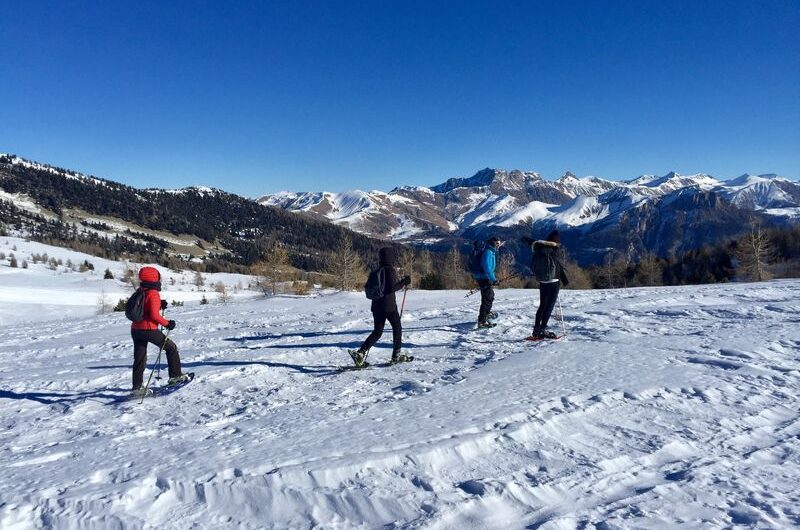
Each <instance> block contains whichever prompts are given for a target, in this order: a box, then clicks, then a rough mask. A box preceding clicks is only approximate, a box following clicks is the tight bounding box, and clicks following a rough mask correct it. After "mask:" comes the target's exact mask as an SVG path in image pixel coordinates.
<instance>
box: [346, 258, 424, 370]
mask: <svg viewBox="0 0 800 530" xmlns="http://www.w3.org/2000/svg"><path fill="white" fill-rule="evenodd" d="M378 260H379V267H381V268H384V269H385V276H384V278H385V285H386V288H385V294H384V295H383V297H381V298H376V299H375V300H373V301H372V307H371V309H372V318H373V319H374V321H375V327H374V329H373V330H372V333H370V335H369V337H367V340H365V341H364V344H362V345H361V347H360V348H359V349H358V350H351V351H350V352H349V353H350V356H351V357H352V358H353V361H354V362H355V363H356V366H363V365H364V360H365V359H366V357H367V353H368V352H369V350H370V348H372V346H373V345H374V344H375V343H376V342H377V341H378V339H380V338H381V335H383V328H384V327H385V326H386V321H387V320H388V321H389V324H391V325H392V341H393V344H392V345H393V348H392V362H393V363H396V362H403V361H407V360H409V358H408V357H407V356H406V355H403V354H402V353H401V351H400V349H401V347H402V341H403V328H402V325H401V324H400V313H398V312H397V300H396V299H395V295H394V293H395V292H396V291H399V290H400V289H402V288H404V287H406V286H407V285H409V284H410V283H411V278H410V277H409V276H404V277H403V278H402V279H400V280H398V279H397V272H396V271H395V269H394V261H395V256H394V249H392V248H391V247H384V248H382V249H380V250H379V251H378Z"/></svg>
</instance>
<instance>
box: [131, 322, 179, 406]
mask: <svg viewBox="0 0 800 530" xmlns="http://www.w3.org/2000/svg"><path fill="white" fill-rule="evenodd" d="M170 331H172V330H171V329H168V330H167V334H166V335H164V342H162V343H161V347H159V348H158V357H156V363H160V362H161V352H162V351H163V350H164V346H165V345H166V344H167V339H169V332H170ZM155 371H156V367H155V366H154V367H153V369H152V370H150V377H148V378H147V384H146V385H144V392H142V399H140V400H139V404H140V405H141V404H142V402H144V397H145V396H146V395H147V389H148V388H150V380H151V379H152V378H153V372H155Z"/></svg>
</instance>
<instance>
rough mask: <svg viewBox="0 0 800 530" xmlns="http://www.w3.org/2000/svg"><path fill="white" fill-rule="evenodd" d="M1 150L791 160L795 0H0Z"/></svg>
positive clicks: (156, 169)
mask: <svg viewBox="0 0 800 530" xmlns="http://www.w3.org/2000/svg"><path fill="white" fill-rule="evenodd" d="M0 12H1V13H2V16H0V152H12V153H16V154H19V155H21V156H24V157H26V158H32V159H36V160H40V161H43V162H48V163H52V164H57V165H61V166H65V167H69V168H73V169H78V170H80V171H84V172H88V173H92V174H94V175H97V176H101V177H106V178H111V179H114V180H120V181H123V182H126V183H128V184H131V185H134V186H140V187H141V186H159V187H181V186H186V185H192V184H204V185H209V186H217V187H221V188H224V189H227V190H230V191H234V192H238V193H242V194H245V195H248V196H257V195H259V194H261V193H265V192H272V191H277V190H282V189H289V190H319V189H326V190H333V191H339V190H343V189H351V188H362V189H384V190H386V189H390V188H392V187H394V186H395V185H400V184H424V185H432V184H436V183H439V182H441V181H444V180H445V179H447V178H449V177H452V176H469V175H471V174H473V173H474V172H475V171H477V170H479V169H481V168H483V167H487V166H488V167H502V168H506V169H512V168H519V169H529V170H537V171H539V172H540V173H542V174H543V175H544V176H545V177H549V178H554V177H558V176H560V175H561V174H563V173H564V171H566V170H570V171H572V172H574V173H576V174H578V175H587V174H591V175H598V176H603V177H607V178H616V179H620V178H632V177H635V176H638V175H639V174H643V173H657V174H664V173H666V172H668V171H670V170H676V171H678V172H681V173H695V172H701V171H702V172H709V173H712V174H714V175H715V176H717V177H718V178H730V177H733V176H737V175H739V174H741V173H744V172H749V173H765V172H775V173H779V174H783V175H785V176H789V177H792V178H797V177H798V176H800V2H798V1H797V0H770V1H767V2H753V1H747V2H739V1H724V2H713V1H698V2H693V1H688V0H687V1H681V0H677V1H670V2H664V1H649V0H644V1H631V2H606V1H604V2H584V1H574V2H573V1H552V2H535V1H530V2H525V1H520V2H497V1H495V2H488V1H487V2H468V1H462V2H435V1H420V2H417V1H402V2H383V1H364V2H323V1H308V2H302V1H297V0H295V1H288V2H282V1H264V2H261V1H252V2H186V3H182V2H152V3H151V2H117V1H112V2H95V1H93V2H78V1H75V2H38V1H30V0H26V1H16V2H15V1H4V2H2V4H1V5H0Z"/></svg>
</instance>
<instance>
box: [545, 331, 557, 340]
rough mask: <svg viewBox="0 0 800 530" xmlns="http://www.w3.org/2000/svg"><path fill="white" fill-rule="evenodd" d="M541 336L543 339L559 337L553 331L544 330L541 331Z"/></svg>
mask: <svg viewBox="0 0 800 530" xmlns="http://www.w3.org/2000/svg"><path fill="white" fill-rule="evenodd" d="M541 336H542V338H543V339H557V338H558V335H556V334H555V333H553V332H552V331H547V330H544V331H542V332H541Z"/></svg>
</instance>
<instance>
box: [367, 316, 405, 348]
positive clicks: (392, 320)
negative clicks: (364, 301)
mask: <svg viewBox="0 0 800 530" xmlns="http://www.w3.org/2000/svg"><path fill="white" fill-rule="evenodd" d="M372 318H373V319H374V320H375V328H374V329H373V330H372V333H370V334H369V337H367V340H365V341H364V344H362V345H361V348H359V349H360V350H361V351H362V352H365V351H368V350H369V349H370V348H372V346H373V345H374V344H375V343H376V342H378V339H379V338H381V335H383V328H384V326H386V321H387V320H388V321H389V324H391V325H392V342H393V351H394V352H396V353H397V352H399V351H400V348H401V346H402V345H403V344H402V343H403V327H402V325H401V324H400V313H398V312H397V311H390V312H388V313H384V312H383V311H376V312H373V313H372Z"/></svg>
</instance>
